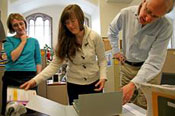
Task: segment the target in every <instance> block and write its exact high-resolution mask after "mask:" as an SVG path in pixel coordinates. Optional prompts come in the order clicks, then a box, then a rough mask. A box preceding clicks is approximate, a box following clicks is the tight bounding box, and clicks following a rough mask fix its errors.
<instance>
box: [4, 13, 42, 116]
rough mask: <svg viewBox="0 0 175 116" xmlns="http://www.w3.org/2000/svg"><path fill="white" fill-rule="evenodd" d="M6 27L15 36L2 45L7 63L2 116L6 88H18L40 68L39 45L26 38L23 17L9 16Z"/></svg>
mask: <svg viewBox="0 0 175 116" xmlns="http://www.w3.org/2000/svg"><path fill="white" fill-rule="evenodd" d="M7 26H8V29H9V31H10V33H15V35H14V36H11V37H7V38H6V42H5V43H4V49H5V52H6V54H7V59H8V62H7V64H6V66H5V73H4V76H3V78H2V80H3V90H2V114H3V115H4V113H5V107H6V103H7V87H8V86H16V87H19V86H20V85H21V84H23V83H24V82H26V81H28V80H30V79H31V78H33V77H34V76H35V75H36V74H37V73H39V72H40V71H41V68H42V67H41V54H40V47H39V43H38V41H37V40H36V39H35V38H31V37H28V36H27V33H26V28H27V23H26V21H25V19H24V17H23V16H22V15H20V14H18V13H13V14H10V15H9V17H8V20H7Z"/></svg>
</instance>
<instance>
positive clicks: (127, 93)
mask: <svg viewBox="0 0 175 116" xmlns="http://www.w3.org/2000/svg"><path fill="white" fill-rule="evenodd" d="M121 90H122V91H123V105H124V104H126V103H128V102H129V101H130V100H131V98H132V96H133V93H134V91H135V84H134V83H133V82H130V83H128V84H127V85H125V86H123V87H122V88H121Z"/></svg>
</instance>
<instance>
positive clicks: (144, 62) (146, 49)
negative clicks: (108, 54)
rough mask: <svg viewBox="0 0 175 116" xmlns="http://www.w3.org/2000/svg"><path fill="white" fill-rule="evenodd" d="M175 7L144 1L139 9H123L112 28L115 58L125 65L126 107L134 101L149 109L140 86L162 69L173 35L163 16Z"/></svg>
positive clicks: (160, 1) (162, 1) (169, 2)
mask: <svg viewBox="0 0 175 116" xmlns="http://www.w3.org/2000/svg"><path fill="white" fill-rule="evenodd" d="M172 7H173V3H172V0H143V1H142V3H141V4H140V5H139V6H131V7H128V8H124V9H122V10H121V12H120V13H118V15H117V16H116V17H115V18H114V20H113V21H112V23H111V24H110V26H109V31H108V37H109V39H110V42H111V45H112V48H113V54H114V57H115V58H116V59H118V60H119V61H120V62H121V64H122V66H121V81H122V88H121V89H122V90H123V104H125V103H127V102H129V101H131V100H134V103H136V104H138V105H139V106H141V107H144V108H146V100H145V98H144V96H143V93H142V92H140V90H139V91H137V89H139V86H138V84H137V83H143V82H150V81H151V80H152V79H154V78H155V77H156V76H157V75H158V74H159V73H160V71H161V69H162V66H163V64H164V61H165V58H166V53H167V45H168V42H169V39H170V38H171V36H172V32H173V28H172V24H171V23H170V21H169V20H168V19H167V18H166V17H164V15H165V14H166V13H168V12H169V11H170V10H171V9H172ZM119 31H122V47H123V48H122V51H120V50H119V48H118V33H119ZM153 83H157V82H153ZM136 94H138V96H137V99H135V98H134V96H136ZM131 98H132V99H131Z"/></svg>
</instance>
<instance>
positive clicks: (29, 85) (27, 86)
mask: <svg viewBox="0 0 175 116" xmlns="http://www.w3.org/2000/svg"><path fill="white" fill-rule="evenodd" d="M35 86H36V81H35V80H34V79H31V80H29V81H27V82H25V83H24V84H22V85H21V86H20V88H21V89H25V90H28V89H30V88H33V87H35Z"/></svg>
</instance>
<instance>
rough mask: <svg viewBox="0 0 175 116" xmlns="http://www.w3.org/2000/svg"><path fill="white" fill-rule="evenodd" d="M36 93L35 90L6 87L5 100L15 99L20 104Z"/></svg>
mask: <svg viewBox="0 0 175 116" xmlns="http://www.w3.org/2000/svg"><path fill="white" fill-rule="evenodd" d="M34 95H36V91H35V90H27V91H26V90H24V89H19V88H14V87H8V88H7V102H10V101H16V102H21V103H22V104H24V105H25V104H26V103H27V102H28V101H29V99H30V97H31V96H34Z"/></svg>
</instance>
